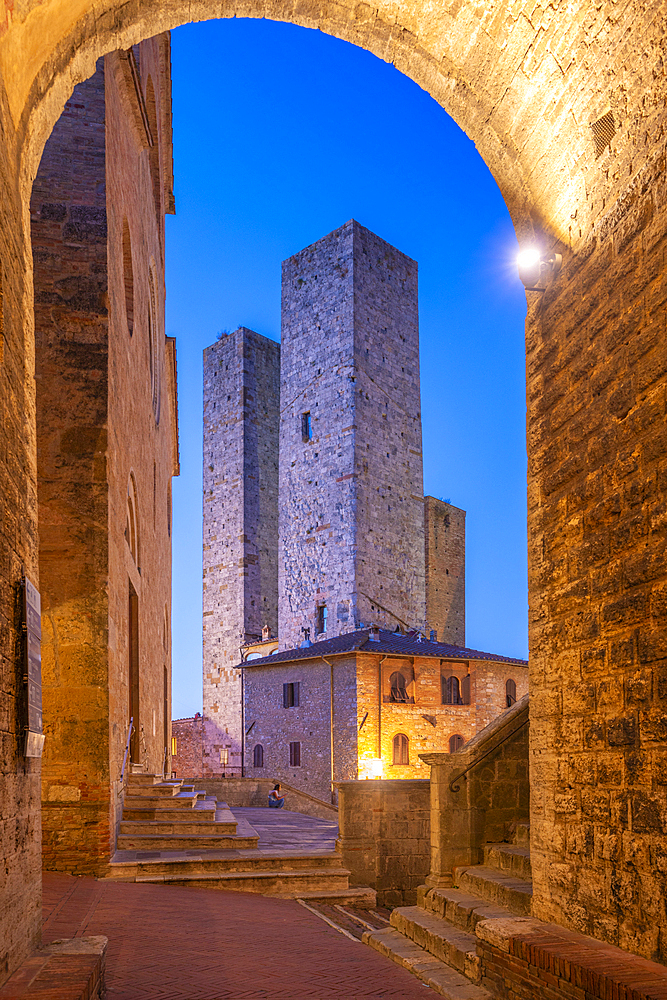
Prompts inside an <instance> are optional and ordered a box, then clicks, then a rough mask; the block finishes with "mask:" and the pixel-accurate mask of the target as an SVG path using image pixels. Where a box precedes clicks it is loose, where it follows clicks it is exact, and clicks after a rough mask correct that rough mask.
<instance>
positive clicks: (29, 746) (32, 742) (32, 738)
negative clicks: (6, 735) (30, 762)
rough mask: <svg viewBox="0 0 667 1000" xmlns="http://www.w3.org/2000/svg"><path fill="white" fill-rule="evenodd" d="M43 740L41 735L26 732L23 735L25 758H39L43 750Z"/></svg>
mask: <svg viewBox="0 0 667 1000" xmlns="http://www.w3.org/2000/svg"><path fill="white" fill-rule="evenodd" d="M44 739H45V737H44V736H43V735H42V733H31V732H30V730H28V732H26V734H25V756H26V757H41V756H42V750H43V749H44Z"/></svg>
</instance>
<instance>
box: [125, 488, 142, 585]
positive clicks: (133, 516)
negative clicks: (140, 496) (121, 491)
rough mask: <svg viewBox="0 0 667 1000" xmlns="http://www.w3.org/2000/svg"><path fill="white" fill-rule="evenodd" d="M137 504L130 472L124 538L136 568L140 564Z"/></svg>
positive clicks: (135, 489)
mask: <svg viewBox="0 0 667 1000" xmlns="http://www.w3.org/2000/svg"><path fill="white" fill-rule="evenodd" d="M137 508H138V505H137V484H136V482H135V479H134V473H133V472H131V473H130V478H129V480H128V483H127V518H126V521H125V539H126V541H127V544H128V545H129V547H130V552H131V553H132V558H133V559H134V561H135V563H136V565H137V568H139V567H140V566H141V561H140V547H139V519H138V509H137Z"/></svg>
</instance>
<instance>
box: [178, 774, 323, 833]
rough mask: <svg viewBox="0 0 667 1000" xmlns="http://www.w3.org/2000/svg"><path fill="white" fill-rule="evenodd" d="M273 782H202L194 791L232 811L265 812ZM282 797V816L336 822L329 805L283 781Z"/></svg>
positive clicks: (253, 780)
mask: <svg viewBox="0 0 667 1000" xmlns="http://www.w3.org/2000/svg"><path fill="white" fill-rule="evenodd" d="M274 785H275V781H272V780H271V779H269V778H220V779H213V778H210V777H207V778H204V779H203V781H198V782H197V787H198V788H205V789H206V791H207V793H208V794H209V795H215V796H216V798H217V800H218V802H226V803H227V805H228V806H229V807H230V809H232V810H233V809H234V808H235V807H240V808H244V807H245V808H251V809H257V808H259V809H264V808H265V809H268V808H269V792H270V791H271V789H272V788H273V787H274ZM281 789H282V794H283V795H284V796H285V805H284V807H283V808H284V810H285V811H286V812H298V813H303V815H304V816H315V817H316V818H317V819H328V820H331V821H332V822H334V823H337V822H338V806H335V805H333V804H332V803H331V802H329V801H327V802H323V801H322V800H321V799H318V798H316V797H315V796H314V795H309V794H308V793H307V792H304V791H303V790H302V789H300V788H295V787H294V786H293V785H290V784H288V783H287V782H286V781H281Z"/></svg>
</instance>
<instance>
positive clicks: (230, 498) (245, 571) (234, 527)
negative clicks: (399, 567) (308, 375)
mask: <svg viewBox="0 0 667 1000" xmlns="http://www.w3.org/2000/svg"><path fill="white" fill-rule="evenodd" d="M279 371H280V346H279V344H277V343H275V342H274V341H272V340H268V339H267V338H266V337H262V336H260V335H259V334H257V333H253V331H252V330H247V329H245V328H243V327H242V328H241V329H239V330H236V331H235V333H232V334H229V335H227V336H224V337H223V338H222V339H221V340H219V341H218V342H217V343H215V344H213V346H212V347H209V348H207V349H206V350H205V351H204V553H203V574H204V587H203V590H204V594H203V604H204V608H203V611H204V631H203V643H204V718H205V725H206V726H207V733H206V746H207V749H208V756H209V759H208V760H206V759H205V761H204V765H205V767H206V765H207V764H208V766H209V767H210V768H211V770H214V771H219V770H220V769H221V767H220V765H221V763H222V764H226V765H227V766H229V767H238V766H240V763H241V672H240V670H238V669H237V664H238V663H239V662H240V660H241V652H240V647H241V646H242V645H243V644H244V643H246V642H251V641H252V640H253V639H259V638H260V636H261V633H262V628H263V627H264V626H265V625H268V626H269V628H270V629H271V632H272V634H275V632H276V629H277V625H278V620H277V619H278V613H277V604H278V565H277V562H278V412H279V409H278V407H279V402H278V392H279ZM209 730H210V731H209Z"/></svg>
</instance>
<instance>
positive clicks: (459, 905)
mask: <svg viewBox="0 0 667 1000" xmlns="http://www.w3.org/2000/svg"><path fill="white" fill-rule="evenodd" d="M417 903H418V905H419V906H420V907H421V908H422V909H424V910H428V911H429V912H430V913H434V914H435V915H436V916H438V917H442V918H443V919H444V920H447V921H448V922H449V923H450V924H453V925H454V927H459V928H460V929H461V930H463V931H468V932H469V933H471V934H473V933H474V931H475V927H476V926H477V924H478V923H479V921H480V920H488V919H492V918H496V917H498V918H506V917H511V916H512V914H511V913H510V911H509V910H506V909H505V908H504V907H503V906H499V905H498V904H497V903H489V902H487V901H486V900H485V899H481V898H480V897H479V896H472V895H471V894H470V893H469V892H463V891H462V890H461V889H427V888H426V886H420V887H419V889H418V890H417Z"/></svg>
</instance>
